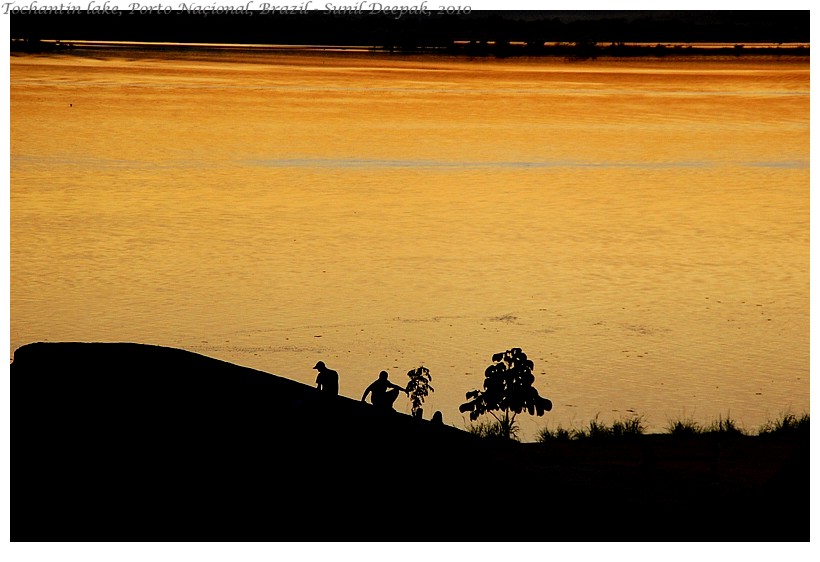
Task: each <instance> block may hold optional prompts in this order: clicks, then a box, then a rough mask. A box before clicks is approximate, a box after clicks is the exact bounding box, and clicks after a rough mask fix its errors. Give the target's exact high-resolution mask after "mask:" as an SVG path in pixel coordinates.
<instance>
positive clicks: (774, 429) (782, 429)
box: [758, 414, 809, 435]
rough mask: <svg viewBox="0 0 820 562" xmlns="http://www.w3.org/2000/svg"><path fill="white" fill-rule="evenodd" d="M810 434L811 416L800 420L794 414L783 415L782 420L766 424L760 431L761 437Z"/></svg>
mask: <svg viewBox="0 0 820 562" xmlns="http://www.w3.org/2000/svg"><path fill="white" fill-rule="evenodd" d="M803 432H805V433H808V432H809V415H808V414H803V415H802V416H800V417H799V418H798V417H797V416H795V415H794V414H783V416H782V417H781V418H780V419H777V420H774V421H768V422H766V423H765V424H764V425H763V426H761V428H760V429H759V430H758V434H759V435H784V434H797V433H803Z"/></svg>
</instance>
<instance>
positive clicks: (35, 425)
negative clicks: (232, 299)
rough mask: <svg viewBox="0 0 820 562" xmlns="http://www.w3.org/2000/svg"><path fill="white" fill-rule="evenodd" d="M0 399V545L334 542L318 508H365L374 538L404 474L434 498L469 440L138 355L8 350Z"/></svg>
mask: <svg viewBox="0 0 820 562" xmlns="http://www.w3.org/2000/svg"><path fill="white" fill-rule="evenodd" d="M11 392H12V396H13V400H12V437H13V439H12V441H11V443H12V452H13V453H14V458H15V463H14V474H15V477H14V486H13V488H14V490H13V492H12V504H13V511H14V517H13V523H12V536H13V538H14V540H99V539H103V538H105V539H113V540H154V539H157V540H164V539H166V538H170V539H172V540H211V539H214V540H218V539H225V540H237V539H253V540H278V539H282V540H285V539H288V538H307V537H309V538H312V539H316V540H323V539H327V540H329V539H334V540H336V539H339V538H341V537H340V534H341V535H344V533H346V530H344V526H343V525H342V527H340V526H339V523H337V524H336V525H335V526H331V527H328V528H325V529H324V530H322V529H314V525H315V521H312V518H314V517H318V516H319V512H320V511H321V512H324V513H325V515H327V514H336V515H338V516H340V517H341V516H342V515H343V514H344V515H345V516H349V513H347V510H348V509H350V508H351V506H355V505H357V504H358V503H360V502H362V501H367V502H371V505H373V507H374V509H377V511H378V512H379V514H378V516H377V517H376V516H375V514H374V513H368V512H367V511H365V512H363V513H362V514H360V517H361V518H362V521H363V522H368V523H369V524H371V525H375V527H374V528H375V529H378V528H379V521H382V524H386V523H385V521H386V520H385V519H384V517H383V515H384V514H383V513H382V512H383V510H385V509H388V508H390V506H391V505H392V504H393V503H394V502H393V500H394V499H395V498H397V497H401V494H406V493H407V489H406V486H408V485H409V481H410V479H412V477H413V475H414V474H416V473H417V471H421V470H423V471H424V472H425V473H426V476H425V479H426V480H427V482H428V485H429V487H430V489H431V492H435V490H436V489H437V488H438V487H440V486H444V484H443V483H441V482H437V480H436V478H438V477H440V476H441V475H440V474H439V475H438V476H437V474H436V472H437V471H436V466H439V467H441V466H445V467H447V466H449V465H450V464H451V463H452V462H454V461H453V459H454V456H453V455H456V454H459V450H460V449H462V448H464V447H468V446H470V444H474V443H475V438H474V437H473V436H471V435H469V434H467V433H466V432H463V431H460V430H457V429H455V428H452V427H433V426H432V425H431V424H430V422H427V421H420V420H414V419H412V418H411V417H410V416H407V415H404V414H398V413H393V414H391V415H378V412H375V411H374V410H373V408H372V407H371V406H370V405H368V404H364V403H361V402H359V401H355V400H351V399H349V398H345V397H338V398H337V399H335V400H331V401H330V402H323V401H322V400H321V398H322V397H321V396H320V395H319V393H318V391H317V390H316V389H314V388H312V387H309V386H307V385H304V384H301V383H298V382H294V381H292V380H289V379H286V378H282V377H279V376H275V375H271V374H268V373H264V372H260V371H256V370H253V369H249V368H244V367H240V366H237V365H233V364H230V363H226V362H223V361H219V360H216V359H212V358H208V357H204V356H202V355H197V354H195V353H190V352H187V351H182V350H178V349H171V348H164V347H156V346H149V345H139V344H130V343H111V344H108V343H36V344H30V345H26V346H23V347H21V348H20V349H18V350H17V351H16V352H15V354H14V361H13V363H12V365H11ZM445 442H446V445H445ZM411 444H415V445H414V447H415V450H416V451H417V452H418V453H419V458H418V459H417V460H414V459H413V458H412V456H411V454H410V453H411ZM430 460H434V461H435V463H436V464H435V465H434V466H432V467H424V466H422V464H423V463H426V462H428V461H430ZM371 484H372V485H373V486H375V489H376V493H375V494H374V493H373V492H372V491H371V490H370V489H367V488H365V487H366V486H370V485H371ZM382 486H392V491H390V490H389V489H388V488H385V490H384V492H379V491H378V490H379V489H380V487H382ZM398 486H402V488H399V487H398ZM380 493H381V494H384V495H383V496H381V497H380V496H379V494H380ZM351 502H352V503H351ZM283 517H285V520H284V521H283V520H282V518H283ZM302 519H304V521H303V520H302ZM342 523H343V522H342ZM361 531H362V532H363V531H364V528H361Z"/></svg>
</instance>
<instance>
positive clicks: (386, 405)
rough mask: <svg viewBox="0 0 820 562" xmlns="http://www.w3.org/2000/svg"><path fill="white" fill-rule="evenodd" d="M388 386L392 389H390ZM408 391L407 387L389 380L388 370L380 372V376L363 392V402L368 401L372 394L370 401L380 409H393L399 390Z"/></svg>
mask: <svg viewBox="0 0 820 562" xmlns="http://www.w3.org/2000/svg"><path fill="white" fill-rule="evenodd" d="M388 388H389V389H390V390H388ZM400 390H401V391H403V392H404V393H405V394H406V393H407V389H406V388H402V387H400V386H399V385H397V384H393V383H392V382H390V381H389V380H387V371H382V372H381V373H379V378H378V379H376V380H375V381H373V382H372V383H370V386H368V387H367V388H366V389H365V390H364V394H362V402H366V398H367V395H368V394H370V403H371V404H373V405H374V406H375V407H377V408H379V409H380V410H392V409H393V402H395V401H396V398H398V397H399V391H400Z"/></svg>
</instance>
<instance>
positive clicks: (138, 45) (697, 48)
mask: <svg viewBox="0 0 820 562" xmlns="http://www.w3.org/2000/svg"><path fill="white" fill-rule="evenodd" d="M85 51H94V52H100V51H103V52H104V51H109V52H116V51H146V52H233V53H280V54H314V53H319V54H378V55H398V56H413V55H425V56H431V55H432V56H447V57H455V58H471V59H472V58H478V59H507V58H561V59H577V60H588V59H624V58H625V59H629V58H644V59H645V58H652V59H664V58H674V59H679V58H681V57H685V58H693V59H698V58H703V59H714V58H717V57H721V58H725V57H733V58H747V57H754V58H762V57H769V58H771V57H775V58H781V59H782V58H804V59H807V58H809V57H810V45H809V44H807V43H783V44H776V43H747V44H730V43H725V44H723V43H617V44H615V43H611V44H603V43H585V44H578V43H545V44H543V45H537V46H533V45H531V44H530V45H528V44H518V43H503V44H497V43H496V42H492V41H488V42H475V41H474V42H454V43H453V44H452V45H450V46H446V47H414V48H395V47H386V46H378V45H374V46H366V45H273V44H237V43H173V42H140V41H90V40H58V39H40V40H12V41H11V46H10V53H12V54H14V53H67V54H71V53H81V52H85Z"/></svg>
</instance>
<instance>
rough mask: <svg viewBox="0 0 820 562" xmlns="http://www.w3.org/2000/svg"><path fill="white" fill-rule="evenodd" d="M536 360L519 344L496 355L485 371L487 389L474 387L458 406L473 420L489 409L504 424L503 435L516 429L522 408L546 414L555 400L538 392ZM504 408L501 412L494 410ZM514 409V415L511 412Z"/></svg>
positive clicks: (529, 411) (534, 412)
mask: <svg viewBox="0 0 820 562" xmlns="http://www.w3.org/2000/svg"><path fill="white" fill-rule="evenodd" d="M532 368H533V362H532V361H530V360H529V359H527V354H526V353H524V352H523V351H521V349H520V348H517V347H516V348H513V349H508V350H507V351H505V352H503V353H496V354H495V355H493V364H492V365H490V366H489V367H487V369H486V370H485V371H484V377H485V378H484V390H483V391H480V390H472V391H470V392H468V393H467V394H466V398H467V399H468V400H469V401H468V402H466V403H464V404H462V405H461V406H459V408H458V410H459V411H460V412H461V413H465V412H470V420H471V421H475V420H477V419H478V418H479V416H481V415H483V414H485V413H489V414H490V415H491V416H493V417H494V418H495V419H496V420H497V421H498V423H499V424H500V425H501V428H502V431H503V433H504V437H506V438H507V439H509V438H510V437H511V435H512V434H513V433H514V431H513V424H514V423H515V416H516V415H518V414H520V413H521V412H523V411H526V412H527V413H529V414H530V415H533V414H537V415H539V416H543V415H544V412H549V411H550V410H552V402H551V401H550V400H548V399H547V398H543V397H541V396H539V395H538V391H537V390H536V389H535V388H533V386H532V384H533V383H534V382H535V376H534V375H533V374H532ZM496 410H499V411H501V412H503V416H498V415H496V414H495V411H496ZM511 412H512V415H511V414H510V413H511Z"/></svg>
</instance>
